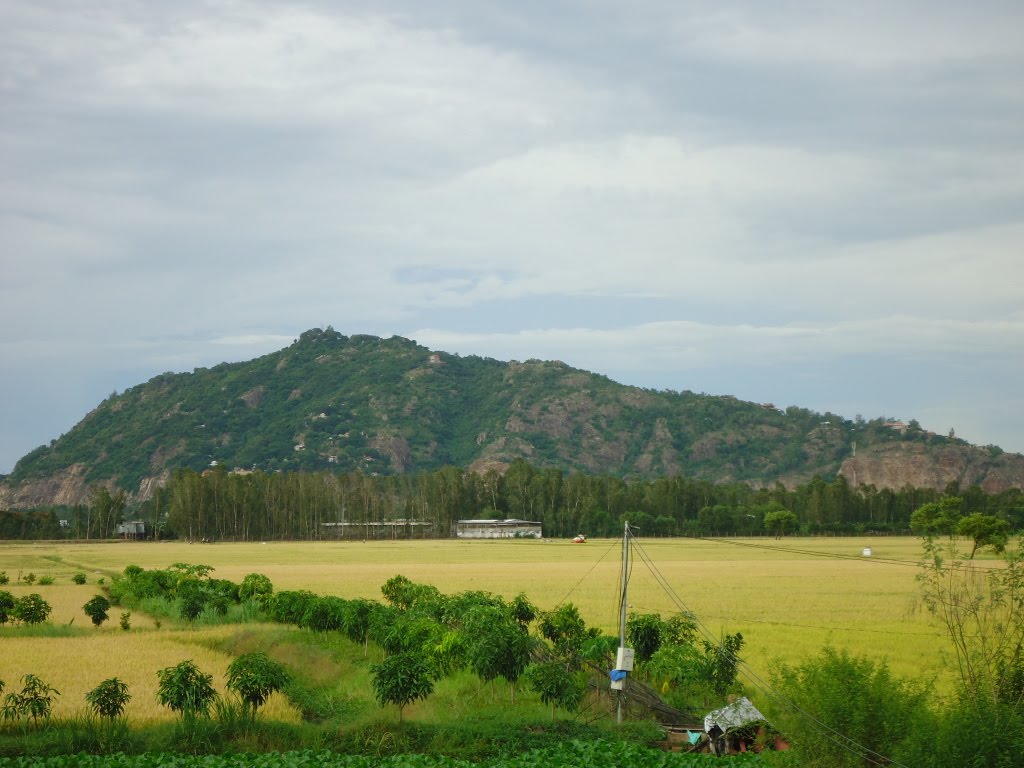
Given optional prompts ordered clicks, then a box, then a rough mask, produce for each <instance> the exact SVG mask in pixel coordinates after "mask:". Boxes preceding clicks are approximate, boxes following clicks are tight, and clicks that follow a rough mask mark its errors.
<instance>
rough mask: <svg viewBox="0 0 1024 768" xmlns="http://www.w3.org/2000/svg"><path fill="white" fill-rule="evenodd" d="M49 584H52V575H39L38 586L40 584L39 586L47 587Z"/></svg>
mask: <svg viewBox="0 0 1024 768" xmlns="http://www.w3.org/2000/svg"><path fill="white" fill-rule="evenodd" d="M51 584H53V576H40V577H39V586H41V587H48V586H50V585H51Z"/></svg>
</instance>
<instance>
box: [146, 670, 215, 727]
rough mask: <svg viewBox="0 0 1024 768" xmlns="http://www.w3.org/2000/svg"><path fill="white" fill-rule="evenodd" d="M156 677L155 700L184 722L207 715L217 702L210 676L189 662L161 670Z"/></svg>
mask: <svg viewBox="0 0 1024 768" xmlns="http://www.w3.org/2000/svg"><path fill="white" fill-rule="evenodd" d="M156 676H157V680H158V681H159V684H158V685H157V693H156V697H157V700H158V701H159V702H160V703H161V704H163V705H164V706H165V707H168V708H170V709H171V710H172V711H174V712H178V713H179V714H181V715H182V717H184V718H185V719H191V718H194V717H196V716H197V715H202V716H206V715H208V714H209V712H210V707H211V706H212V704H213V702H214V700H215V699H216V698H217V691H216V690H214V687H213V676H212V675H207V674H205V673H204V672H202V671H201V670H200V669H199V668H198V667H197V666H196V665H195V664H193V663H192V661H191V660H189V661H182V662H180V663H178V664H176V665H175V666H173V667H167V668H166V669H161V670H159V671H158V672H157V673H156Z"/></svg>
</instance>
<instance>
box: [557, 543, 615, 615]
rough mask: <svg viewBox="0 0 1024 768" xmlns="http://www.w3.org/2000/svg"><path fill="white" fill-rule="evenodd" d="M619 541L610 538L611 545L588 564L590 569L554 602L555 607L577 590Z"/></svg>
mask: <svg viewBox="0 0 1024 768" xmlns="http://www.w3.org/2000/svg"><path fill="white" fill-rule="evenodd" d="M619 543H620V542H619V541H617V540H615V539H612V543H611V546H609V547H608V549H606V550H605V551H604V554H603V555H601V556H600V557H599V558H597V560H596V561H595V562H594V564H593V565H592V566H590V570H589V571H587V572H586V573H584V574H583V578H581V579H580V580H579V581H577V582H576V583H575V584H574V585H573V587H572V589H570V590H569V591H568V592H567V593H566V595H565V597H563V598H562V599H561V600H559V601H558V602H557V603H556V604H555V608H558V607H559V606H561V605H562V603H564V602H565V601H566V600H568V599H569V597H570V596H571V595H572V593H573V592H575V591H576V590H577V588H578V587H579V586H580V584H582V583H583V582H584V581H586V579H587V577H588V576H590V574H591V573H593V572H594V569H595V568H597V566H598V565H600V564H601V561H602V560H604V559H605V558H606V557H608V553H609V552H611V551H612V549H614V548H615V547H616V546H617V545H619ZM620 594H621V593H620Z"/></svg>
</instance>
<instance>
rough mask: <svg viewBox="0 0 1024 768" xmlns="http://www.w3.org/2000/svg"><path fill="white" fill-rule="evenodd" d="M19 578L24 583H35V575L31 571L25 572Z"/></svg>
mask: <svg viewBox="0 0 1024 768" xmlns="http://www.w3.org/2000/svg"><path fill="white" fill-rule="evenodd" d="M21 580H22V581H24V582H25V583H26V584H29V585H32V584H35V583H36V575H35V574H34V573H31V572H30V573H26V574H25V575H24V576H22V577H21Z"/></svg>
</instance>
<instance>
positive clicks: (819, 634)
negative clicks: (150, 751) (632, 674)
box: [0, 537, 951, 720]
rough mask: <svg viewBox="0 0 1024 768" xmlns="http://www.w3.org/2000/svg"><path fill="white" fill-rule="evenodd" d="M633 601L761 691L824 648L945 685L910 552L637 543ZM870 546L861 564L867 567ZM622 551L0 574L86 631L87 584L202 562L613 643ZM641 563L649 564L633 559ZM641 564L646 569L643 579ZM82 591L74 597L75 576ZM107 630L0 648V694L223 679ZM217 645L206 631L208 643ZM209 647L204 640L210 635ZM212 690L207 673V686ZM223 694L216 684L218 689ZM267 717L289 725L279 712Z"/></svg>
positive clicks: (224, 560)
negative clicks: (536, 623) (744, 671)
mask: <svg viewBox="0 0 1024 768" xmlns="http://www.w3.org/2000/svg"><path fill="white" fill-rule="evenodd" d="M637 543H638V545H639V547H638V550H639V551H637V550H635V551H634V559H633V567H632V572H631V579H630V592H629V595H630V596H629V602H630V605H631V606H632V608H633V610H636V611H643V612H653V611H661V612H666V613H667V612H672V611H674V610H676V608H677V606H678V605H679V604H682V605H685V606H686V607H687V608H689V609H690V610H692V611H694V612H695V613H696V614H697V616H698V617H699V618H700V620H701V621H702V622H703V623H704V624H705V626H706V627H707V628H708V630H709V631H710V632H711V633H713V634H715V635H718V634H719V633H721V632H736V631H739V632H742V633H743V636H744V637H745V638H746V641H747V644H746V647H745V649H744V652H743V654H742V655H743V657H744V658H745V659H746V661H747V664H748V667H749V668H750V670H751V671H752V672H753V673H754V674H756V675H758V676H761V677H767V674H768V671H769V669H770V665H771V664H772V662H774V661H776V660H778V661H782V662H786V663H795V662H799V661H800V660H801V659H803V658H805V657H807V656H811V655H815V654H817V653H818V651H819V650H820V649H821V648H822V647H823V646H825V645H827V644H831V645H833V646H835V647H838V648H847V649H849V650H850V651H852V652H854V653H856V654H860V655H867V656H870V657H872V658H877V659H881V658H885V659H886V660H888V663H889V665H890V668H891V669H892V671H893V672H894V673H895V674H897V675H899V676H902V677H912V678H922V677H923V678H936V679H938V680H939V681H940V684H945V683H946V682H948V681H949V680H950V675H951V670H950V666H949V664H950V661H951V659H950V658H949V648H948V644H947V642H946V641H945V639H944V637H943V635H942V633H941V631H940V630H939V628H938V627H937V626H936V625H935V624H934V622H933V621H932V620H931V618H930V617H929V616H928V615H927V613H926V612H924V611H923V610H922V609H921V607H920V605H919V602H918V600H917V599H916V595H917V584H916V581H915V577H916V575H917V573H918V568H917V567H916V563H917V561H918V560H919V558H920V554H921V550H920V541H919V540H917V539H912V538H870V537H865V538H829V539H797V538H793V539H783V540H775V539H733V540H729V543H723V542H718V541H711V540H693V539H639V540H638V542H637ZM868 546H869V547H871V548H872V550H873V555H872V557H870V558H867V557H863V556H861V553H862V549H863V548H864V547H868ZM620 549H621V548H620V544H619V542H616V541H611V540H597V541H595V540H592V541H590V542H589V543H587V544H582V545H580V544H572V543H570V542H568V541H529V540H518V541H447V540H446V541H389V542H367V543H364V542H329V543H328V542H316V543H313V542H268V543H247V544H187V543H180V542H161V543H103V544H31V543H3V544H0V570H5V571H7V573H8V575H9V576H10V577H11V580H12V584H13V582H14V579H15V578H16V577H17V575H18V573H19V572H28V571H32V572H34V573H36V575H37V576H38V575H43V574H48V575H51V576H53V577H54V579H55V581H56V583H55V584H54V585H52V586H38V585H36V586H35V587H31V588H28V587H24V586H10V585H9V586H8V587H5V588H6V589H9V590H10V591H11V592H12V593H18V594H22V593H25V592H27V591H35V592H38V593H40V594H42V595H43V596H44V597H45V598H46V599H47V600H48V601H49V602H51V603H52V604H53V606H54V612H53V615H52V617H51V620H52V621H53V622H54V623H67V622H68V621H70V620H71V619H72V618H73V619H74V622H75V626H86V627H88V626H89V623H88V619H87V617H85V615H84V614H83V613H82V611H81V606H82V604H83V603H84V602H85V601H86V600H88V599H89V597H91V596H92V595H93V594H95V593H96V590H97V587H96V586H95V581H96V579H97V578H99V577H101V576H102V577H105V578H106V579H107V580H108V581H109V579H110V577H111V576H112V575H113V574H115V573H117V572H119V571H120V570H122V569H123V568H124V567H125V566H126V565H128V564H132V563H134V564H137V565H140V566H142V567H144V568H154V567H160V568H163V567H166V566H168V565H170V564H172V563H175V562H187V563H203V564H207V565H211V566H213V567H214V568H215V571H214V573H213V575H215V576H218V577H221V578H228V579H231V580H234V581H240V580H241V579H242V577H244V576H245V575H246V574H247V573H251V572H254V571H258V572H260V573H264V574H266V575H267V576H269V577H270V579H271V580H272V581H273V583H274V586H275V589H278V590H280V589H308V590H311V591H313V592H317V593H320V594H333V595H338V596H341V597H345V598H352V597H369V598H379V597H380V586H381V584H383V583H384V581H386V580H387V579H388V578H390V577H391V576H394V575H395V574H399V573H400V574H403V575H405V576H407V577H408V578H410V579H412V580H414V581H420V582H425V583H430V584H434V585H435V586H437V587H438V588H439V589H441V591H443V592H455V591H460V590H466V589H478V590H486V591H490V592H494V593H498V594H501V595H504V596H506V597H512V596H515V595H516V594H518V593H520V592H523V593H525V594H526V595H527V596H528V597H529V598H530V599H531V600H533V601H534V602H535V603H536V604H538V605H539V606H540V607H541V608H552V607H554V606H556V605H557V604H559V603H561V602H563V601H566V600H568V601H571V602H573V603H574V604H575V605H576V606H577V607H579V609H580V611H581V613H582V614H583V616H584V618H585V619H586V620H587V622H588V623H589V624H592V625H596V626H599V627H601V628H602V629H603V630H604V631H606V632H609V633H615V632H617V610H618V607H617V606H618V602H617V601H618V598H617V589H618V582H619V577H620V572H621V562H620ZM639 554H643V555H644V557H638V556H637V555H639ZM645 560H649V561H650V563H652V564H653V566H650V567H649V566H648V564H647V562H645ZM79 571H82V572H85V573H87V574H88V577H89V582H90V583H89V584H88V585H85V586H76V585H73V584H71V576H72V575H73V574H74V573H75V572H79ZM118 614H119V609H117V608H113V609H112V610H111V621H110V623H109V624H107V625H105V626H104V627H103V628H101V629H100V630H95V631H94V630H92V629H91V628H90V630H89V636H86V637H68V638H15V637H13V636H11V635H8V636H6V637H4V638H3V639H2V644H3V651H4V652H3V653H2V654H0V679H4V680H6V681H8V684H10V683H11V682H13V681H15V680H17V678H19V677H20V676H21V675H22V674H24V673H25V672H33V673H35V674H37V675H39V676H41V677H43V678H44V679H46V680H47V681H48V682H50V683H51V684H53V685H55V686H56V687H57V688H58V689H60V690H61V691H62V692H63V693H64V694H65V695H64V696H63V697H62V702H63V703H62V704H61V705H60V706H61V707H69V708H71V709H76V708H77V709H81V707H82V704H81V702H82V701H83V699H82V696H83V695H84V693H85V691H86V690H88V689H89V688H91V687H92V686H93V685H95V684H96V683H98V682H99V681H100V680H102V679H104V678H105V677H111V676H114V675H117V676H118V677H121V678H122V679H124V680H125V681H126V682H128V684H129V686H130V688H131V690H132V691H133V693H134V695H135V699H134V700H133V701H132V704H131V707H132V709H131V710H130V711H129V715H130V716H131V717H132V718H133V719H139V720H143V719H155V718H160V717H167V716H169V713H167V712H165V711H161V709H160V708H159V707H158V706H157V704H156V700H155V691H156V674H155V673H156V670H157V669H160V668H163V667H166V666H170V665H172V664H175V663H177V662H178V661H181V660H182V659H187V658H191V659H193V660H195V661H196V662H197V663H198V664H199V665H200V667H202V668H203V669H204V670H205V671H208V672H214V673H223V671H224V669H225V667H226V666H227V663H228V661H229V658H228V657H226V656H223V655H221V654H218V653H215V652H214V651H211V650H208V649H206V648H204V647H203V646H201V645H199V644H198V643H199V641H200V640H202V639H203V637H204V633H203V632H190V631H183V630H172V629H169V628H167V627H164V628H161V629H156V628H155V626H154V624H153V622H152V621H149V620H148V619H146V618H145V617H143V616H141V615H138V614H133V616H132V627H133V628H132V630H131V631H130V632H127V633H126V632H123V631H121V630H120V629H119V628H118V627H117V617H118ZM217 631H218V630H206V631H205V632H206V633H210V632H217ZM207 636H208V635H207ZM215 677H216V674H215ZM221 682H222V681H221ZM268 706H269V707H270V709H269V710H268V713H273V714H274V716H276V717H280V718H285V719H293V718H295V717H296V715H295V713H294V712H293V711H291V710H290V709H289V707H288V705H287V703H286V702H285V701H284V700H279V701H276V702H274V701H272V702H271V703H270V704H269V705H268Z"/></svg>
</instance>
